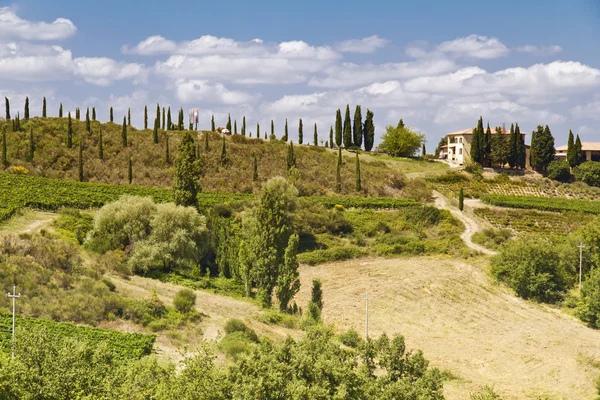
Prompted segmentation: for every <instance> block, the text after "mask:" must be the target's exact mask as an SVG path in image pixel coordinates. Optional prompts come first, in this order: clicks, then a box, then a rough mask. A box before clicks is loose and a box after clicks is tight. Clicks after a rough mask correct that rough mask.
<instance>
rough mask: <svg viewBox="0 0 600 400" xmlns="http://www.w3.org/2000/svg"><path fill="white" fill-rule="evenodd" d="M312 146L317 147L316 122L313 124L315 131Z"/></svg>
mask: <svg viewBox="0 0 600 400" xmlns="http://www.w3.org/2000/svg"><path fill="white" fill-rule="evenodd" d="M313 145H314V146H318V145H319V137H318V136H317V123H316V122H315V131H314V133H313Z"/></svg>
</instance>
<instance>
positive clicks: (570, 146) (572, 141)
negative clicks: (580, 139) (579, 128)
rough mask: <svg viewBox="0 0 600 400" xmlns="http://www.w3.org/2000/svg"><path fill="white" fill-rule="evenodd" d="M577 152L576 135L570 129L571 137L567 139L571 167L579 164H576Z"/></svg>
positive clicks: (568, 158) (568, 159)
mask: <svg viewBox="0 0 600 400" xmlns="http://www.w3.org/2000/svg"><path fill="white" fill-rule="evenodd" d="M575 154H576V150H575V137H574V136H573V131H572V130H569V139H568V140H567V162H568V163H569V166H570V167H571V168H575V167H576V166H577V165H576V164H575Z"/></svg>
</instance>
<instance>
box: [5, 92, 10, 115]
mask: <svg viewBox="0 0 600 400" xmlns="http://www.w3.org/2000/svg"><path fill="white" fill-rule="evenodd" d="M4 107H5V108H6V114H5V115H6V117H5V118H6V120H7V121H10V100H8V97H6V96H5V97H4Z"/></svg>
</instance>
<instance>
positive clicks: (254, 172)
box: [252, 153, 258, 182]
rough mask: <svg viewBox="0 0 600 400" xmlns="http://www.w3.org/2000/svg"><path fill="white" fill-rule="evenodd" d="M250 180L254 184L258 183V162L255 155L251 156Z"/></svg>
mask: <svg viewBox="0 0 600 400" xmlns="http://www.w3.org/2000/svg"><path fill="white" fill-rule="evenodd" d="M252 180H253V181H254V182H257V181H258V160H257V158H256V153H255V154H252Z"/></svg>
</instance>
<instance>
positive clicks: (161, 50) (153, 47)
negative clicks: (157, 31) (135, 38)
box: [121, 36, 177, 56]
mask: <svg viewBox="0 0 600 400" xmlns="http://www.w3.org/2000/svg"><path fill="white" fill-rule="evenodd" d="M176 48H177V45H176V44H175V42H173V41H171V40H167V39H165V38H164V37H162V36H150V37H148V38H147V39H144V40H142V41H141V42H139V43H138V44H137V45H136V46H135V47H133V48H131V49H130V48H129V47H128V46H123V47H121V51H122V52H123V53H126V54H139V55H144V56H150V55H155V54H168V53H172V52H174V51H175V49H176Z"/></svg>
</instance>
